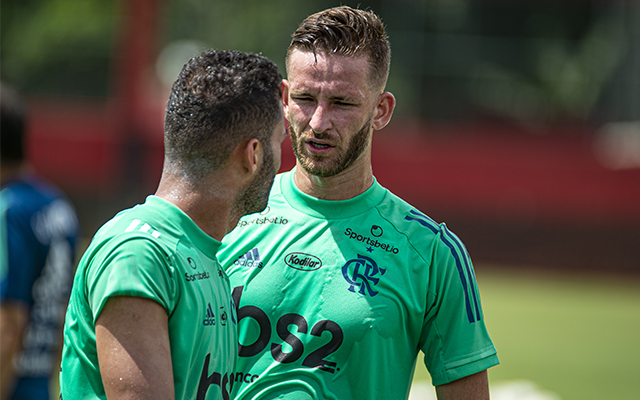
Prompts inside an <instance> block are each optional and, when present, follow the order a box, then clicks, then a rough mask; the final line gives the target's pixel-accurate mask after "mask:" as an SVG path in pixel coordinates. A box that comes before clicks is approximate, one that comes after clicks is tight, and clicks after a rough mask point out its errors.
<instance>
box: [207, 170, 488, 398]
mask: <svg viewBox="0 0 640 400" xmlns="http://www.w3.org/2000/svg"><path fill="white" fill-rule="evenodd" d="M293 174H294V172H293V171H291V172H287V173H284V174H280V175H278V176H277V177H276V181H275V183H274V186H273V188H272V191H271V194H270V198H269V204H268V207H267V209H266V210H265V211H264V212H263V213H261V214H252V215H249V216H245V217H244V218H243V219H241V220H240V222H239V223H238V226H237V227H236V228H235V229H234V230H233V232H231V233H230V234H229V235H227V236H226V237H225V238H224V239H223V242H222V244H223V245H222V247H221V249H220V251H219V253H218V257H219V259H220V261H221V263H222V264H223V266H224V267H225V268H226V270H227V273H228V274H229V278H230V281H231V287H232V295H233V298H234V302H235V304H236V307H238V330H239V355H240V358H239V360H238V371H237V372H236V376H235V383H234V387H233V394H235V395H236V396H238V397H237V398H239V399H272V398H280V399H283V398H284V399H296V400H300V399H340V400H349V399H373V398H385V399H406V398H407V396H408V394H409V390H410V385H411V381H412V378H413V371H414V367H415V362H416V359H417V357H418V353H419V351H422V352H423V353H424V362H425V364H426V367H427V369H428V370H429V371H430V374H431V378H432V382H433V384H434V385H441V384H445V383H448V382H451V381H454V380H456V379H459V378H463V377H465V376H468V375H471V374H474V373H476V372H480V371H483V370H485V369H487V368H489V367H491V366H494V365H496V364H498V362H499V361H498V357H497V353H496V349H495V347H494V345H493V343H492V341H491V339H490V338H489V335H488V333H487V330H486V327H485V324H484V320H483V315H482V308H481V304H480V296H479V292H478V287H477V283H476V279H475V274H474V270H473V266H472V263H471V260H470V258H469V255H468V253H467V251H466V249H465V247H464V245H463V244H462V243H461V241H460V240H459V239H458V238H457V237H456V236H455V235H454V234H453V233H451V232H450V231H449V230H448V229H447V227H446V226H445V225H444V224H437V223H435V222H434V221H432V220H431V219H430V218H428V217H427V216H426V215H425V214H423V213H421V212H420V211H418V210H416V209H415V208H414V207H412V206H411V205H409V204H407V203H406V202H405V201H403V200H402V199H400V198H399V197H397V196H395V195H394V194H392V193H391V192H390V191H389V190H387V189H385V188H384V187H382V186H381V185H380V184H379V183H378V182H377V181H375V182H374V184H373V186H372V187H371V188H369V189H368V190H367V191H366V192H365V193H363V194H361V195H359V196H357V197H355V198H353V199H349V200H345V201H327V200H319V199H316V198H313V197H310V196H307V195H305V194H304V193H302V192H301V191H299V190H298V189H297V187H296V186H295V184H294V182H293Z"/></svg>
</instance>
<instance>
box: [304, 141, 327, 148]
mask: <svg viewBox="0 0 640 400" xmlns="http://www.w3.org/2000/svg"><path fill="white" fill-rule="evenodd" d="M307 144H309V146H311V147H313V148H314V149H328V148H329V147H332V146H331V145H328V144H326V143H320V142H316V141H315V140H309V141H307Z"/></svg>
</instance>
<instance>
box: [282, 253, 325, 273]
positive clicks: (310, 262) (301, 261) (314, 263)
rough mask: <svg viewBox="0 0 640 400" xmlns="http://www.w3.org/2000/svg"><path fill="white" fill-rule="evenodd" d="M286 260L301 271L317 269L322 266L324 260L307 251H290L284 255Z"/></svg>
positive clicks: (289, 264)
mask: <svg viewBox="0 0 640 400" xmlns="http://www.w3.org/2000/svg"><path fill="white" fill-rule="evenodd" d="M284 262H285V263H287V265H288V266H290V267H291V268H295V269H297V270H300V271H315V270H317V269H318V268H320V267H322V261H321V260H320V259H319V258H318V257H316V256H312V255H311V254H306V253H289V254H287V255H286V256H285V257H284Z"/></svg>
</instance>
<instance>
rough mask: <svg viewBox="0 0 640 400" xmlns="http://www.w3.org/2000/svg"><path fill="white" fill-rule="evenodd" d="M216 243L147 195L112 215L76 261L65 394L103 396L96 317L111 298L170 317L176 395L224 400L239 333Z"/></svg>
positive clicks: (65, 351) (62, 377)
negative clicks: (154, 306) (155, 306)
mask: <svg viewBox="0 0 640 400" xmlns="http://www.w3.org/2000/svg"><path fill="white" fill-rule="evenodd" d="M219 247H220V242H218V241H217V240H215V239H213V238H211V237H210V236H208V235H207V234H205V233H204V232H203V231H202V230H201V229H200V228H198V226H197V225H196V224H195V223H194V222H193V221H192V220H191V219H190V218H189V217H188V216H187V215H186V214H185V213H183V212H182V211H181V210H180V209H179V208H177V207H176V206H174V205H173V204H171V203H169V202H166V201H165V200H163V199H161V198H159V197H155V196H149V197H148V198H147V200H146V202H145V203H144V204H141V205H138V206H136V207H134V208H132V209H129V210H125V211H122V212H120V213H118V214H117V215H116V216H115V217H114V218H113V219H112V220H111V221H109V222H107V223H106V224H105V225H104V226H103V227H102V228H101V229H100V230H99V231H98V232H97V233H96V235H95V237H94V238H93V240H92V242H91V244H90V246H89V248H88V249H87V251H86V252H85V254H84V256H83V257H82V259H81V260H80V264H79V266H78V270H77V272H76V276H75V279H74V283H73V289H72V294H71V300H70V303H69V307H68V309H67V315H66V320H65V328H64V349H63V356H62V368H61V373H60V388H61V394H62V398H63V399H64V400H71V399H106V396H105V393H104V387H103V385H102V379H101V377H100V369H99V365H98V358H97V353H96V336H95V322H96V319H97V318H98V315H99V314H100V312H101V311H102V308H103V307H104V305H105V303H106V301H107V299H108V298H109V297H111V296H139V297H144V298H148V299H152V300H154V301H156V302H158V303H159V304H160V305H161V306H162V307H164V309H165V310H166V311H167V314H168V316H169V320H168V323H169V340H170V345H171V363H172V367H173V376H174V385H175V397H176V399H194V400H195V399H198V400H200V399H202V400H204V399H207V400H210V399H228V398H229V392H230V390H231V385H232V384H233V380H232V379H231V378H232V377H233V372H234V371H235V366H236V359H237V350H238V344H237V340H238V336H237V329H236V328H237V327H236V315H235V308H236V307H235V306H234V305H233V303H232V298H231V293H230V290H229V279H228V277H227V275H226V274H225V273H224V271H223V270H222V267H221V266H220V264H219V262H218V260H217V259H216V251H217V250H218V248H219Z"/></svg>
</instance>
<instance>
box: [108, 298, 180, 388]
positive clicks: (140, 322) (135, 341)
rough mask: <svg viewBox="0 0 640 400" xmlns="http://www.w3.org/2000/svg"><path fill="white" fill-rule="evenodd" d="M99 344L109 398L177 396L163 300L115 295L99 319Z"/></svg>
mask: <svg viewBox="0 0 640 400" xmlns="http://www.w3.org/2000/svg"><path fill="white" fill-rule="evenodd" d="M96 345H97V350H98V362H99V365H100V373H101V375H102V382H103V384H104V388H105V393H106V394H107V397H108V398H109V399H122V400H127V399H171V400H173V399H174V398H175V392H174V385H173V370H172V366H171V349H170V344H169V329H168V316H167V313H166V311H165V309H164V308H163V307H162V306H161V305H160V304H158V303H157V302H155V301H153V300H149V299H144V298H141V297H127V296H116V297H112V298H110V299H109V300H108V301H107V304H106V305H105V306H104V309H103V310H102V312H101V313H100V316H99V317H98V320H97V321H96Z"/></svg>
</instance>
